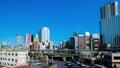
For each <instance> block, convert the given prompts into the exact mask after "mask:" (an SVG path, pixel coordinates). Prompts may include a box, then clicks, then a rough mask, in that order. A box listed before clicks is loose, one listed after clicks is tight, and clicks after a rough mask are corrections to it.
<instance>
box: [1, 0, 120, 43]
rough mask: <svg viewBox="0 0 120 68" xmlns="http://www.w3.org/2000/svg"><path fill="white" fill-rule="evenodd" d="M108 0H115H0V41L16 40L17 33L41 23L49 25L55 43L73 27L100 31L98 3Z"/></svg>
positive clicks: (34, 29)
mask: <svg viewBox="0 0 120 68" xmlns="http://www.w3.org/2000/svg"><path fill="white" fill-rule="evenodd" d="M111 1H112V2H113V1H114V0H92V1H90V0H86V1H79V0H75V1H72V0H69V1H68V0H66V1H64V0H58V1H55V0H51V1H48V0H45V1H38V0H36V1H32V0H25V1H24V0H20V1H19V0H18V1H15V0H11V1H9V0H4V1H1V2H0V10H1V11H0V23H1V25H0V29H1V34H0V42H3V41H10V42H12V44H15V40H16V39H15V35H16V34H19V35H21V36H23V37H25V35H26V34H34V35H36V34H38V31H39V29H40V28H41V27H44V26H46V27H49V28H50V31H51V34H50V35H51V36H50V37H51V40H52V41H54V44H55V45H56V44H59V42H60V41H62V40H68V39H69V37H70V36H72V34H73V32H76V31H78V32H79V33H82V34H84V32H86V31H89V32H90V33H99V20H100V7H101V6H103V5H104V4H106V3H108V2H111ZM118 2H119V1H118ZM88 11H89V12H88ZM73 25H74V26H73ZM78 25H79V27H78ZM93 25H94V27H93Z"/></svg>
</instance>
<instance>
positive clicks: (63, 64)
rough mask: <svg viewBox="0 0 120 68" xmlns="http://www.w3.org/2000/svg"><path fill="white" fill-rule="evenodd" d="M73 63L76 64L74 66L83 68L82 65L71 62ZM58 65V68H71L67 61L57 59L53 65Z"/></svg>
mask: <svg viewBox="0 0 120 68" xmlns="http://www.w3.org/2000/svg"><path fill="white" fill-rule="evenodd" d="M71 63H72V64H73V65H74V68H81V67H80V66H78V65H77V64H75V63H73V62H71ZM56 65H57V68H69V67H68V66H67V65H66V62H63V61H55V62H54V63H53V66H55V67H56Z"/></svg>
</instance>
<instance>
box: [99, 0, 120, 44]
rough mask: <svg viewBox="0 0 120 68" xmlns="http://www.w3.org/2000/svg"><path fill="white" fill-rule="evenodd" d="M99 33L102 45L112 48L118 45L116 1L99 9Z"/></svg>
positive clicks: (119, 29)
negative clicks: (108, 45)
mask: <svg viewBox="0 0 120 68" xmlns="http://www.w3.org/2000/svg"><path fill="white" fill-rule="evenodd" d="M100 33H101V43H102V44H110V45H112V46H113V45H119V44H120V15H119V14H118V2H117V1H115V2H111V3H107V4H106V5H105V6H103V7H101V20H100Z"/></svg>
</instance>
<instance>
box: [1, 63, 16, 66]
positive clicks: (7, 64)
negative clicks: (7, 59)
mask: <svg viewBox="0 0 120 68" xmlns="http://www.w3.org/2000/svg"><path fill="white" fill-rule="evenodd" d="M2 65H5V66H16V64H10V63H2Z"/></svg>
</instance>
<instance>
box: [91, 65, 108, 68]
mask: <svg viewBox="0 0 120 68" xmlns="http://www.w3.org/2000/svg"><path fill="white" fill-rule="evenodd" d="M93 68H106V67H105V66H103V65H99V64H95V65H94V66H93Z"/></svg>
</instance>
